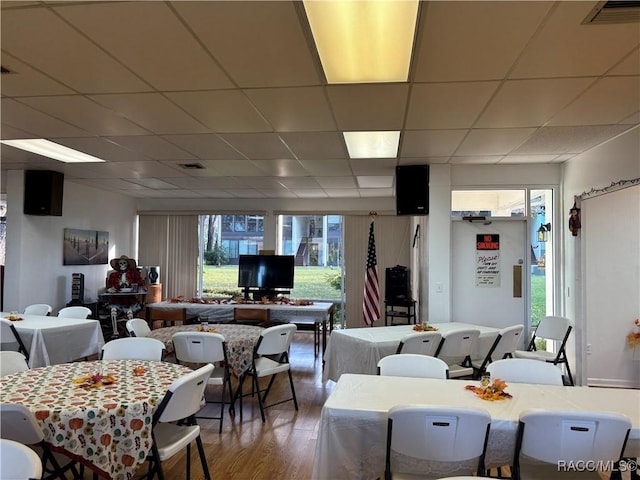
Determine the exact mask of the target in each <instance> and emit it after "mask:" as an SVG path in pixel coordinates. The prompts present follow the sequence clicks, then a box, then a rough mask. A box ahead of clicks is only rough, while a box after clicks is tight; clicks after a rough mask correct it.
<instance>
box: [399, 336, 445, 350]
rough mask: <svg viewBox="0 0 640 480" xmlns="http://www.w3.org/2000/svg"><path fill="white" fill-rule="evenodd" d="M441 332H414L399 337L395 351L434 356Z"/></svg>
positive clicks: (440, 339) (440, 338)
mask: <svg viewBox="0 0 640 480" xmlns="http://www.w3.org/2000/svg"><path fill="white" fill-rule="evenodd" d="M441 341H442V334H441V333H440V332H414V333H410V334H409V335H406V336H405V337H403V338H401V339H400V344H399V345H398V349H397V350H396V353H417V354H419V355H430V356H435V354H436V351H437V350H438V347H439V346H440V342H441Z"/></svg>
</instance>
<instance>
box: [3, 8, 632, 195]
mask: <svg viewBox="0 0 640 480" xmlns="http://www.w3.org/2000/svg"><path fill="white" fill-rule="evenodd" d="M601 4H602V2H593V1H587V2H580V1H560V2H550V1H549V2H547V1H531V2H526V1H513V2H510V1H495V2H493V1H469V2H465V1H451V2H448V1H436V2H422V3H421V8H420V18H419V23H418V30H417V39H416V43H415V47H414V52H413V59H412V64H411V72H410V80H409V81H408V82H406V83H396V84H351V85H327V83H326V81H325V80H324V76H323V73H322V68H321V65H320V62H319V60H318V57H317V54H316V51H315V47H314V45H313V42H312V40H311V37H310V34H309V28H308V25H307V23H306V19H305V16H304V9H303V7H302V4H301V3H299V2H287V1H256V2H245V1H229V2H225V1H211V2H207V1H197V2H191V1H177V2H156V1H144V2H82V1H76V2H20V1H2V2H1V7H2V10H1V21H2V25H1V28H2V30H1V48H2V58H1V63H2V66H3V67H4V68H6V69H8V70H9V71H10V72H11V73H7V74H3V75H2V77H1V80H2V83H1V92H2V100H1V101H2V112H1V113H2V117H1V126H0V128H1V130H0V134H1V136H2V139H19V138H46V139H49V140H52V141H55V142H57V143H61V144H63V145H66V146H68V147H72V148H74V149H77V150H81V151H83V152H86V153H88V154H91V155H94V156H97V157H100V158H103V159H105V160H107V162H106V163H101V164H81V165H78V164H75V165H70V164H63V163H60V162H57V161H55V160H50V159H47V158H45V157H41V156H38V155H35V154H30V153H27V152H24V151H21V150H17V149H15V148H13V147H9V146H5V145H3V146H2V150H1V157H0V165H1V169H2V173H3V175H2V181H3V184H2V192H4V191H6V184H5V183H4V182H6V180H5V178H6V175H4V173H5V172H6V171H7V170H10V169H52V170H57V171H61V172H64V174H65V178H66V179H67V180H68V181H72V182H75V183H80V184H86V185H90V186H92V187H97V188H100V189H106V190H109V191H114V192H117V193H118V194H126V195H130V196H132V197H148V198H155V197H163V198H166V197H173V198H282V197H291V198H325V197H337V198H341V197H390V196H393V195H394V188H395V179H394V173H395V166H396V165H410V164H424V163H429V164H453V165H459V164H531V163H535V164H545V163H561V162H565V161H567V160H568V159H570V158H572V157H573V156H575V155H578V154H580V153H583V152H585V151H587V150H589V149H591V148H593V147H595V146H597V145H599V144H601V143H603V142H606V141H608V140H609V139H611V138H613V137H615V136H617V135H619V134H621V133H623V132H625V131H627V130H629V129H630V128H633V127H634V126H637V125H638V124H639V123H640V23H638V22H630V23H615V24H598V25H594V24H588V23H584V21H585V18H587V17H588V16H589V15H592V14H593V11H594V8H597V7H599V6H600V5H601ZM365 130H400V131H401V137H400V148H399V153H398V156H397V157H396V158H388V159H358V160H351V159H349V157H348V154H347V150H346V147H345V143H344V139H343V137H342V132H343V131H365ZM185 165H191V166H194V165H199V166H201V167H202V168H197V169H196V168H185Z"/></svg>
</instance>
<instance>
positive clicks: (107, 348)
mask: <svg viewBox="0 0 640 480" xmlns="http://www.w3.org/2000/svg"><path fill="white" fill-rule="evenodd" d="M164 351H165V349H164V343H162V342H161V341H160V340H156V339H155V338H148V337H124V338H116V339H114V340H110V341H108V342H107V343H105V344H104V346H103V347H102V357H101V358H102V360H156V361H161V360H162V359H163V358H164Z"/></svg>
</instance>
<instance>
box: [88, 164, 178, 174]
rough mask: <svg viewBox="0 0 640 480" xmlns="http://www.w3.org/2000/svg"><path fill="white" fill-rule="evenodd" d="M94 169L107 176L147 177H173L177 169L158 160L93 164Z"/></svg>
mask: <svg viewBox="0 0 640 480" xmlns="http://www.w3.org/2000/svg"><path fill="white" fill-rule="evenodd" d="M92 171H94V172H97V173H99V175H102V176H103V177H105V178H109V177H112V178H113V177H120V178H145V177H151V178H154V177H171V176H175V175H176V173H177V170H176V169H175V168H172V167H170V166H167V165H163V164H161V163H158V162H153V161H148V162H108V163H100V164H95V166H92Z"/></svg>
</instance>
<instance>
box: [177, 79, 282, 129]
mask: <svg viewBox="0 0 640 480" xmlns="http://www.w3.org/2000/svg"><path fill="white" fill-rule="evenodd" d="M166 95H167V97H168V98H170V99H171V100H172V101H173V102H175V103H176V104H177V105H179V106H180V107H181V108H183V109H184V110H185V111H186V112H188V113H189V114H190V115H192V116H193V117H194V118H196V119H198V120H199V121H200V122H201V123H202V124H204V125H206V126H207V127H209V129H210V130H211V131H213V132H218V133H224V132H271V131H272V130H273V129H272V128H271V126H270V125H269V124H268V123H267V122H265V120H264V119H263V118H262V117H261V116H260V114H259V112H258V111H257V110H256V109H255V107H254V106H253V105H252V104H251V103H250V102H249V101H248V100H247V98H246V97H245V96H244V94H243V93H242V92H241V91H234V90H217V91H209V92H177V93H167V94H166Z"/></svg>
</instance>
